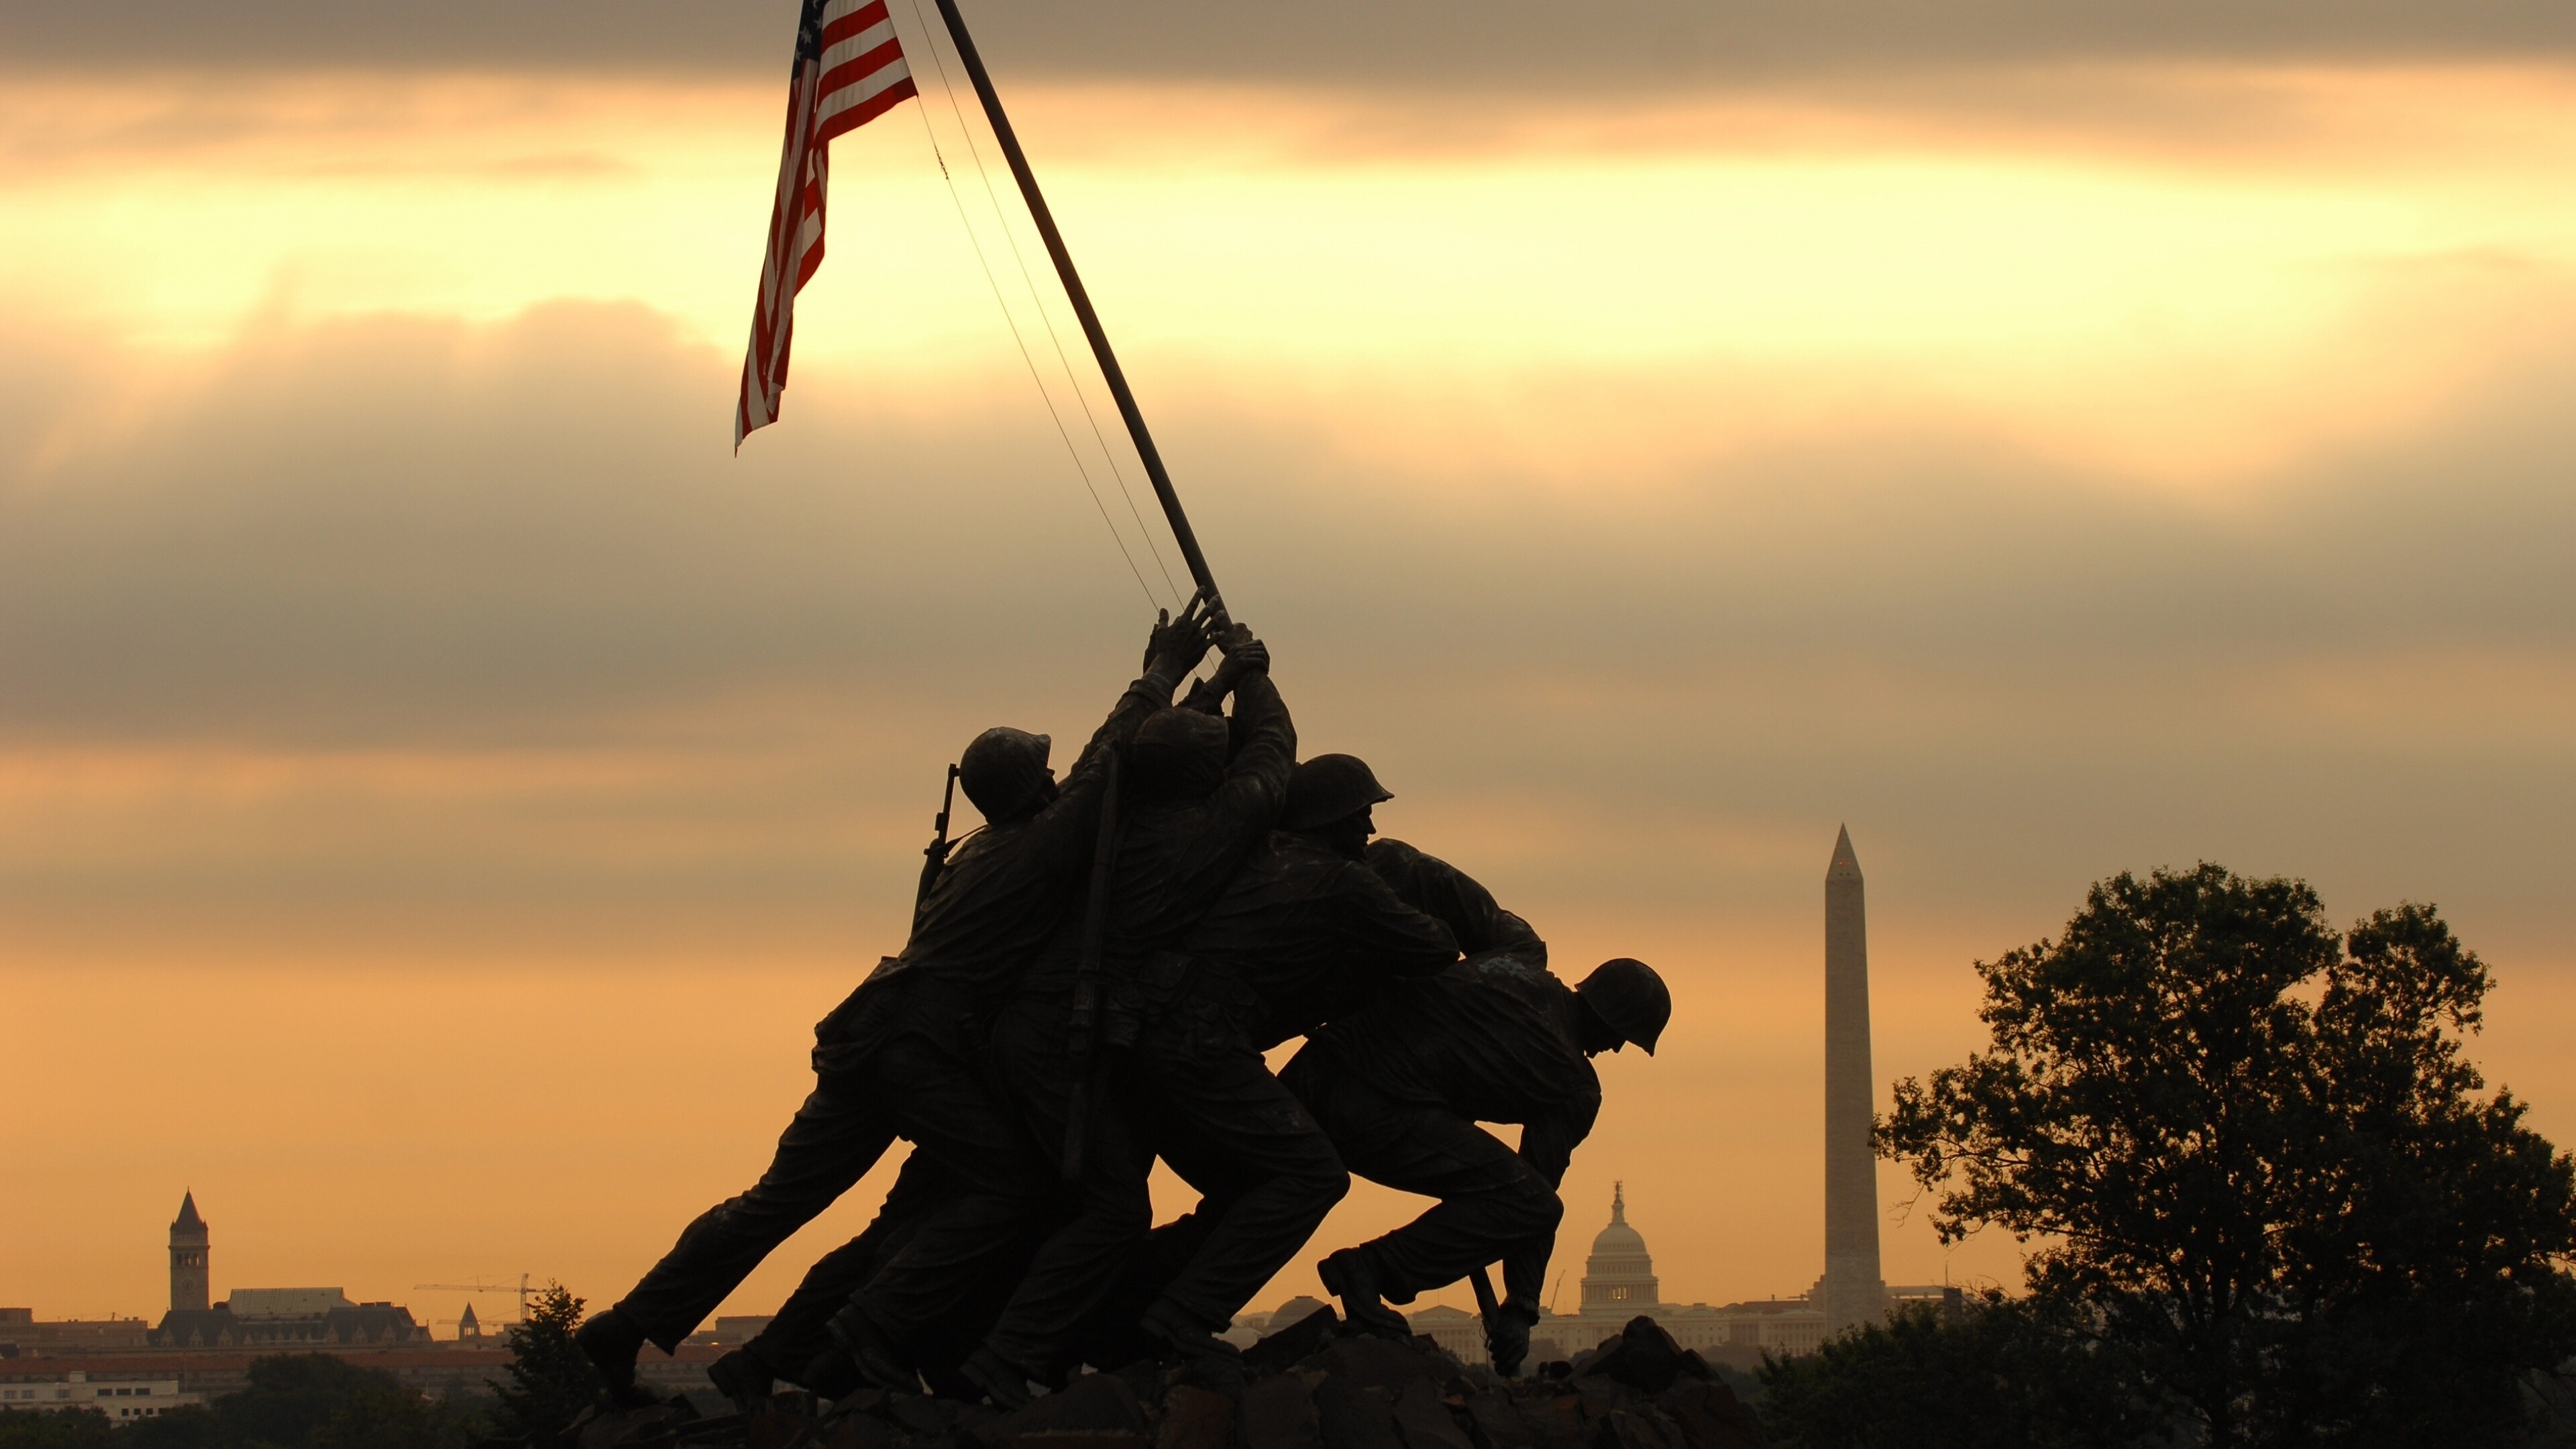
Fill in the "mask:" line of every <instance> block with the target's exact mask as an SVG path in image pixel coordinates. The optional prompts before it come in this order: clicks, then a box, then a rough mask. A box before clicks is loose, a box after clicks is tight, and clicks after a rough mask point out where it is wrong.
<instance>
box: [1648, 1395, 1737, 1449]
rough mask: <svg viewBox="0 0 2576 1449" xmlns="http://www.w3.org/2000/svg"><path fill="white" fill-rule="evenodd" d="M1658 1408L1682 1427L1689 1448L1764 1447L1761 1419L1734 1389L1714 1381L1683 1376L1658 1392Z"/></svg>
mask: <svg viewBox="0 0 2576 1449" xmlns="http://www.w3.org/2000/svg"><path fill="white" fill-rule="evenodd" d="M1655 1407H1656V1408H1658V1409H1661V1410H1663V1411H1664V1413H1666V1414H1667V1415H1669V1416H1671V1418H1672V1421H1673V1422H1674V1423H1675V1424H1677V1425H1679V1426H1680V1428H1681V1431H1682V1441H1683V1443H1685V1444H1687V1445H1688V1446H1689V1449H1761V1445H1762V1443H1763V1439H1762V1422H1761V1420H1760V1419H1758V1418H1756V1417H1755V1416H1754V1413H1753V1410H1752V1409H1751V1407H1749V1406H1748V1405H1746V1403H1745V1402H1744V1401H1743V1400H1742V1399H1739V1398H1737V1397H1736V1396H1735V1391H1734V1390H1733V1389H1730V1388H1728V1387H1727V1386H1726V1385H1724V1384H1721V1383H1718V1382H1716V1381H1715V1380H1710V1381H1708V1382H1705V1383H1703V1382H1698V1381H1695V1380H1692V1379H1687V1378H1685V1379H1682V1380H1681V1381H1679V1382H1677V1383H1675V1384H1674V1385H1673V1386H1672V1387H1671V1388H1669V1389H1666V1390H1664V1391H1663V1392H1662V1393H1660V1394H1657V1395H1655Z"/></svg>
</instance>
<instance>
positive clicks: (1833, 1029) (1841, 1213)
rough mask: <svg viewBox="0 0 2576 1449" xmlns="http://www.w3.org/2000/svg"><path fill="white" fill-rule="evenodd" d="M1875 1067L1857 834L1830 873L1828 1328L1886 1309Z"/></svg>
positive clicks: (1847, 837)
mask: <svg viewBox="0 0 2576 1449" xmlns="http://www.w3.org/2000/svg"><path fill="white" fill-rule="evenodd" d="M1875 1081H1876V1079H1875V1078H1874V1077H1872V1076H1871V1075H1870V1065H1869V919H1868V913H1867V909H1866V907H1865V906H1864V905H1863V903H1862V900H1861V881H1860V860H1859V858H1858V857H1856V856H1854V855H1853V854H1852V843H1851V831H1850V830H1849V829H1848V828H1846V829H1844V830H1843V831H1842V833H1841V834H1839V835H1837V836H1836V837H1835V838H1834V858H1833V862H1832V863H1831V864H1829V865H1827V866H1826V867H1825V1279H1824V1283H1823V1285H1822V1286H1823V1289H1824V1294H1823V1296H1824V1309H1825V1331H1826V1332H1827V1333H1840V1332H1842V1331H1843V1330H1844V1329H1846V1328H1849V1327H1851V1326H1852V1325H1854V1324H1857V1323H1876V1322H1878V1321H1879V1320H1880V1318H1881V1317H1883V1316H1884V1315H1885V1314H1886V1312H1887V1284H1886V1282H1885V1281H1884V1280H1883V1279H1881V1278H1880V1277H1879V1268H1878V1164H1877V1160H1876V1158H1875V1157H1874V1156H1873V1155H1872V1154H1871V1151H1870V1142H1869V1133H1870V1114H1871V1109H1872V1105H1873V1103H1874V1101H1875V1098H1876V1095H1877V1094H1876V1091H1875V1088H1874V1083H1875Z"/></svg>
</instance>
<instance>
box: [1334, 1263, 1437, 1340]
mask: <svg viewBox="0 0 2576 1449" xmlns="http://www.w3.org/2000/svg"><path fill="white" fill-rule="evenodd" d="M1315 1274H1316V1276H1317V1277H1320V1278H1322V1279H1323V1280H1324V1291H1325V1292H1327V1293H1330V1294H1332V1295H1333V1296H1334V1297H1336V1298H1339V1299H1340V1300H1342V1317H1343V1318H1345V1319H1348V1320H1349V1321H1350V1324H1351V1326H1352V1327H1354V1328H1357V1329H1359V1330H1360V1331H1361V1332H1363V1333H1372V1334H1375V1335H1377V1336H1378V1337H1380V1338H1393V1339H1408V1338H1411V1337H1413V1325H1412V1324H1411V1323H1409V1322H1407V1321H1405V1317H1404V1315H1403V1314H1401V1313H1398V1312H1396V1311H1395V1310H1394V1309H1392V1308H1389V1307H1387V1306H1386V1301H1385V1296H1384V1295H1383V1294H1381V1293H1380V1292H1379V1291H1378V1282H1377V1267H1376V1265H1375V1264H1373V1263H1371V1262H1370V1261H1369V1256H1368V1253H1367V1251H1366V1250H1364V1249H1361V1248H1344V1249H1342V1250H1341V1251H1340V1252H1338V1253H1335V1254H1333V1255H1332V1256H1331V1257H1329V1258H1326V1259H1325V1260H1324V1261H1322V1262H1320V1263H1318V1264H1316V1265H1315Z"/></svg>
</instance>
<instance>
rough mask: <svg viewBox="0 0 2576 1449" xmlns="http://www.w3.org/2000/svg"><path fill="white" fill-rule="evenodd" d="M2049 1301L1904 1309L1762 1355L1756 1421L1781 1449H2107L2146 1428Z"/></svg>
mask: <svg viewBox="0 0 2576 1449" xmlns="http://www.w3.org/2000/svg"><path fill="white" fill-rule="evenodd" d="M2072 1318H2073V1311H2072V1310H2071V1309H2070V1308H2069V1307H2068V1306H2067V1305H2063V1304H2060V1303H2058V1302H2056V1301H2054V1300H2050V1299H2032V1298H2023V1299H2008V1298H2006V1297H2004V1296H2003V1295H2002V1294H2000V1293H1989V1294H1987V1295H1985V1296H1983V1297H1980V1298H1975V1299H1970V1300H1968V1301H1967V1302H1965V1303H1963V1304H1962V1305H1961V1306H1960V1307H1959V1309H1958V1310H1956V1311H1946V1310H1944V1309H1941V1308H1936V1307H1933V1306H1932V1305H1930V1304H1922V1303H1917V1304H1908V1305H1906V1306H1905V1307H1903V1308H1901V1309H1899V1310H1898V1311H1896V1312H1895V1313H1892V1314H1890V1315H1889V1316H1888V1319H1887V1322H1886V1323H1885V1324H1883V1325H1868V1326H1864V1327H1862V1328H1858V1329H1855V1330H1853V1331H1851V1332H1848V1333H1844V1334H1842V1335H1839V1336H1837V1337H1835V1338H1832V1339H1829V1340H1827V1341H1826V1342H1825V1344H1824V1346H1823V1347H1822V1348H1820V1349H1818V1350H1817V1351H1816V1352H1814V1353H1811V1354H1803V1355H1800V1356H1798V1357H1795V1358H1773V1357H1770V1356H1769V1355H1765V1356H1764V1358H1763V1361H1762V1398H1761V1406H1762V1426H1763V1428H1764V1429H1765V1430H1767V1431H1768V1432H1769V1434H1770V1436H1771V1440H1772V1442H1773V1443H1774V1444H1776V1445H1779V1446H1781V1449H1882V1446H1885V1449H1894V1446H1899V1445H1902V1446H1905V1449H2114V1446H2119V1445H2124V1444H2129V1443H2133V1442H2135V1441H2136V1440H2137V1439H2138V1438H2139V1437H2141V1435H2142V1434H2143V1433H2145V1432H2146V1431H2147V1430H2148V1429H2149V1428H2150V1427H2151V1419H2150V1416H2149V1414H2148V1411H2147V1409H2146V1407H2145V1406H2144V1405H2142V1404H2140V1403H2139V1402H2138V1401H2137V1398H2136V1396H2135V1395H2134V1394H2133V1393H2131V1392H2130V1391H2129V1389H2128V1388H2127V1386H2126V1385H2125V1384H2124V1383H2123V1382H2122V1381H2121V1378H2120V1376H2119V1375H2118V1374H2117V1373H2116V1372H2114V1371H2113V1369H2112V1367H2111V1365H2109V1364H2108V1363H2107V1362H2105V1358H2104V1355H2103V1354H2102V1353H2101V1352H2100V1351H2099V1350H2098V1348H2097V1347H2096V1346H2095V1345H2093V1344H2092V1343H2090V1342H2088V1341H2086V1339H2085V1336H2084V1335H2083V1334H2082V1333H2081V1332H2080V1325H2079V1324H2077V1323H2075V1322H2073V1321H2072Z"/></svg>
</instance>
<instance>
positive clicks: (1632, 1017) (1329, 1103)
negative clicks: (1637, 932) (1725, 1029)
mask: <svg viewBox="0 0 2576 1449" xmlns="http://www.w3.org/2000/svg"><path fill="white" fill-rule="evenodd" d="M1423 859H1425V860H1428V859H1430V858H1429V857H1423ZM1434 864H1437V862H1434ZM1444 869H1445V868H1444ZM1462 879H1463V877H1462ZM1488 899H1490V898H1488ZM1514 919H1515V920H1517V918H1514ZM1523 929H1524V931H1525V930H1526V928H1523ZM1460 934H1461V935H1465V934H1468V933H1467V932H1463V931H1462V932H1460ZM1543 949H1544V948H1539V947H1536V946H1535V938H1532V940H1531V943H1530V944H1528V945H1523V946H1519V947H1510V946H1507V947H1504V948H1502V949H1500V950H1488V951H1486V952H1484V953H1483V954H1481V955H1478V956H1474V957H1471V958H1469V959H1468V960H1466V961H1462V962H1460V963H1459V964H1458V965H1456V966H1454V967H1452V968H1450V969H1449V970H1448V971H1446V972H1444V973H1442V974H1441V975H1438V976H1434V977H1429V978H1423V979H1415V980H1403V981H1394V982H1390V983H1388V984H1387V985H1386V986H1385V987H1384V988H1383V995H1382V996H1381V997H1380V998H1379V999H1378V1001H1377V1002H1375V1003H1374V1004H1372V1005H1370V1006H1367V1007H1365V1008H1363V1009H1361V1010H1359V1011H1357V1012H1354V1013H1352V1014H1351V1015H1348V1016H1345V1017H1343V1018H1341V1019H1340V1020H1338V1021H1336V1022H1334V1023H1332V1024H1331V1025H1329V1026H1327V1027H1325V1028H1324V1029H1323V1030H1321V1031H1319V1032H1317V1033H1316V1034H1315V1035H1314V1036H1312V1037H1310V1038H1309V1039H1308V1040H1307V1043H1306V1046H1305V1049H1304V1050H1302V1051H1300V1052H1298V1053H1297V1056H1296V1058H1295V1059H1294V1060H1293V1061H1291V1062H1289V1063H1288V1066H1287V1068H1286V1070H1284V1071H1282V1072H1281V1073H1280V1074H1279V1075H1280V1079H1281V1080H1282V1081H1284V1082H1285V1083H1287V1085H1288V1087H1289V1089H1290V1090H1292V1091H1294V1092H1295V1093H1296V1094H1297V1095H1298V1097H1299V1098H1300V1099H1302V1100H1303V1101H1304V1102H1305V1103H1306V1106H1307V1109H1308V1110H1309V1111H1311V1112H1313V1113H1314V1115H1315V1118H1316V1120H1317V1121H1318V1122H1319V1123H1321V1124H1322V1126H1323V1128H1324V1131H1325V1133H1326V1134H1327V1135H1329V1136H1330V1137H1331V1138H1332V1142H1333V1146H1334V1148H1335V1149H1336V1150H1337V1151H1339V1152H1340V1153H1341V1156H1342V1161H1343V1164H1344V1165H1345V1166H1346V1167H1348V1168H1349V1169H1350V1170H1351V1171H1352V1172H1355V1173H1358V1174H1359V1175H1360V1176H1362V1177H1365V1178H1367V1179H1368V1180H1370V1181H1371V1182H1376V1183H1383V1184H1384V1185H1386V1186H1388V1187H1392V1188H1395V1189H1397V1190H1398V1191H1400V1192H1410V1193H1418V1194H1421V1195H1422V1196H1425V1197H1434V1198H1438V1199H1439V1200H1440V1201H1439V1202H1438V1204H1437V1205H1435V1206H1434V1207H1433V1208H1432V1209H1431V1210H1430V1211H1428V1212H1426V1213H1424V1214H1423V1215H1422V1216H1420V1217H1418V1218H1416V1219H1414V1220H1413V1221H1412V1222H1410V1223H1408V1224H1406V1225H1405V1226H1403V1227H1401V1228H1398V1229H1396V1230H1395V1231H1394V1232H1391V1233H1388V1234H1387V1235H1386V1236H1384V1237H1381V1238H1376V1239H1373V1240H1371V1241H1369V1242H1366V1243H1362V1244H1361V1245H1359V1246H1358V1247H1355V1248H1345V1249H1343V1250H1342V1251H1340V1252H1337V1253H1335V1254H1333V1255H1332V1256H1331V1257H1328V1258H1326V1259H1324V1261H1323V1262H1322V1263H1321V1264H1320V1265H1319V1266H1318V1271H1319V1273H1320V1274H1321V1275H1322V1277H1323V1280H1324V1286H1325V1288H1326V1289H1327V1291H1329V1292H1331V1293H1332V1294H1333V1295H1334V1296H1335V1297H1337V1298H1339V1299H1341V1300H1342V1311H1343V1313H1344V1314H1345V1315H1346V1316H1347V1317H1348V1318H1349V1319H1350V1320H1351V1321H1352V1322H1353V1323H1356V1324H1359V1325H1361V1326H1363V1327H1370V1328H1374V1329H1377V1330H1379V1331H1381V1332H1389V1333H1394V1334H1403V1333H1406V1332H1409V1330H1408V1329H1407V1328H1406V1326H1405V1323H1404V1320H1403V1318H1402V1317H1401V1316H1400V1315H1398V1314H1397V1313H1395V1312H1394V1310H1392V1309H1390V1308H1388V1307H1387V1306H1386V1304H1385V1303H1384V1302H1382V1301H1380V1300H1382V1299H1384V1300H1392V1301H1394V1302H1397V1303H1410V1302H1412V1301H1413V1299H1414V1297H1415V1295H1417V1294H1420V1293H1423V1292H1426V1291H1428V1290H1430V1289H1434V1288H1439V1287H1442V1286H1444V1285H1446V1284H1450V1283H1455V1282H1457V1281H1458V1280H1459V1279H1461V1278H1463V1277H1466V1276H1467V1275H1468V1274H1469V1273H1470V1272H1478V1271H1481V1270H1482V1269H1483V1268H1484V1266H1485V1265H1486V1264H1488V1263H1491V1262H1493V1261H1495V1260H1496V1259H1500V1260H1501V1261H1502V1264H1503V1289H1504V1298H1503V1301H1502V1303H1501V1304H1500V1305H1499V1306H1498V1309H1497V1311H1496V1312H1495V1313H1494V1314H1493V1315H1491V1321H1489V1322H1488V1323H1487V1324H1486V1334H1487V1338H1488V1341H1489V1342H1490V1343H1491V1344H1492V1346H1493V1350H1494V1366H1495V1368H1496V1369H1497V1370H1499V1371H1501V1372H1503V1373H1505V1374H1509V1373H1513V1372H1516V1371H1517V1370H1518V1369H1519V1367H1520V1363H1521V1360H1522V1359H1523V1358H1524V1357H1526V1356H1527V1354H1528V1352H1529V1331H1530V1327H1531V1325H1533V1324H1535V1323H1537V1322H1538V1302H1539V1293H1540V1290H1541V1286H1542V1284H1543V1282H1544V1280H1545V1278H1546V1275H1547V1260H1548V1255H1549V1253H1550V1252H1552V1251H1553V1250H1554V1248H1555V1245H1556V1227H1557V1223H1558V1221H1559V1220H1560V1219H1561V1218H1562V1217H1563V1216H1564V1214H1565V1208H1564V1205H1563V1203H1561V1202H1560V1201H1559V1200H1558V1198H1557V1195H1556V1190H1557V1187H1558V1185H1559V1184H1560V1183H1562V1182H1563V1181H1564V1179H1565V1168H1566V1164H1567V1162H1568V1161H1570V1160H1571V1159H1572V1157H1573V1155H1574V1149H1575V1147H1576V1145H1577V1144H1579V1143H1581V1142H1582V1141H1583V1139H1584V1137H1585V1136H1587V1135H1588V1134H1589V1133H1590V1132H1591V1131H1592V1123H1593V1119H1594V1118H1595V1117H1596V1116H1597V1115H1599V1113H1600V1110H1601V1079H1600V1078H1599V1077H1598V1076H1597V1075H1595V1074H1594V1072H1593V1070H1592V1062H1591V1058H1592V1057H1593V1056H1594V1055H1595V1054H1597V1053H1599V1052H1604V1051H1612V1052H1615V1051H1617V1050H1619V1049H1620V1048H1621V1047H1622V1046H1624V1045H1626V1044H1627V1043H1629V1042H1634V1043H1636V1044H1637V1045H1638V1046H1640V1047H1643V1048H1644V1049H1645V1050H1646V1051H1647V1052H1648V1053H1649V1054H1650V1055H1651V1054H1652V1053H1653V1051H1654V1050H1655V1039H1656V1038H1657V1037H1658V1036H1660V1035H1662V1033H1663V1029H1664V1025H1665V1023H1666V1022H1667V1021H1669V1020H1670V1019H1671V1018H1672V1010H1673V1006H1672V995H1671V993H1670V992H1668V991H1667V990H1666V989H1665V987H1664V983H1663V978H1661V977H1659V976H1657V975H1656V974H1655V972H1654V968H1652V967H1650V966H1648V965H1646V964H1645V963H1644V962H1642V961H1632V960H1628V959H1626V958H1624V957H1623V958H1621V959H1619V960H1615V961H1609V962H1605V963H1603V964H1602V965H1601V966H1600V967H1599V968H1598V969H1597V970H1595V971H1593V973H1592V974H1591V975H1589V976H1587V977H1585V978H1584V979H1583V983H1582V984H1581V985H1580V986H1577V987H1575V988H1573V989H1571V990H1568V989H1567V988H1566V986H1565V983H1563V982H1562V981H1559V980H1558V979H1557V978H1556V977H1555V976H1554V975H1552V974H1551V973H1550V972H1549V971H1548V969H1547V967H1546V966H1545V965H1544V964H1541V960H1540V959H1538V958H1539V957H1540V953H1541V951H1543ZM1478 1122H1510V1123H1517V1124H1519V1125H1520V1127H1521V1145H1520V1149H1519V1150H1518V1151H1514V1150H1513V1149H1511V1148H1509V1147H1506V1146H1504V1145H1503V1143H1502V1142H1501V1141H1500V1140H1499V1139H1498V1138H1496V1137H1495V1136H1494V1135H1493V1134H1492V1133H1489V1132H1487V1131H1485V1130H1484V1129H1483V1128H1481V1127H1479V1126H1477V1125H1476V1124H1477V1123H1478Z"/></svg>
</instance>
